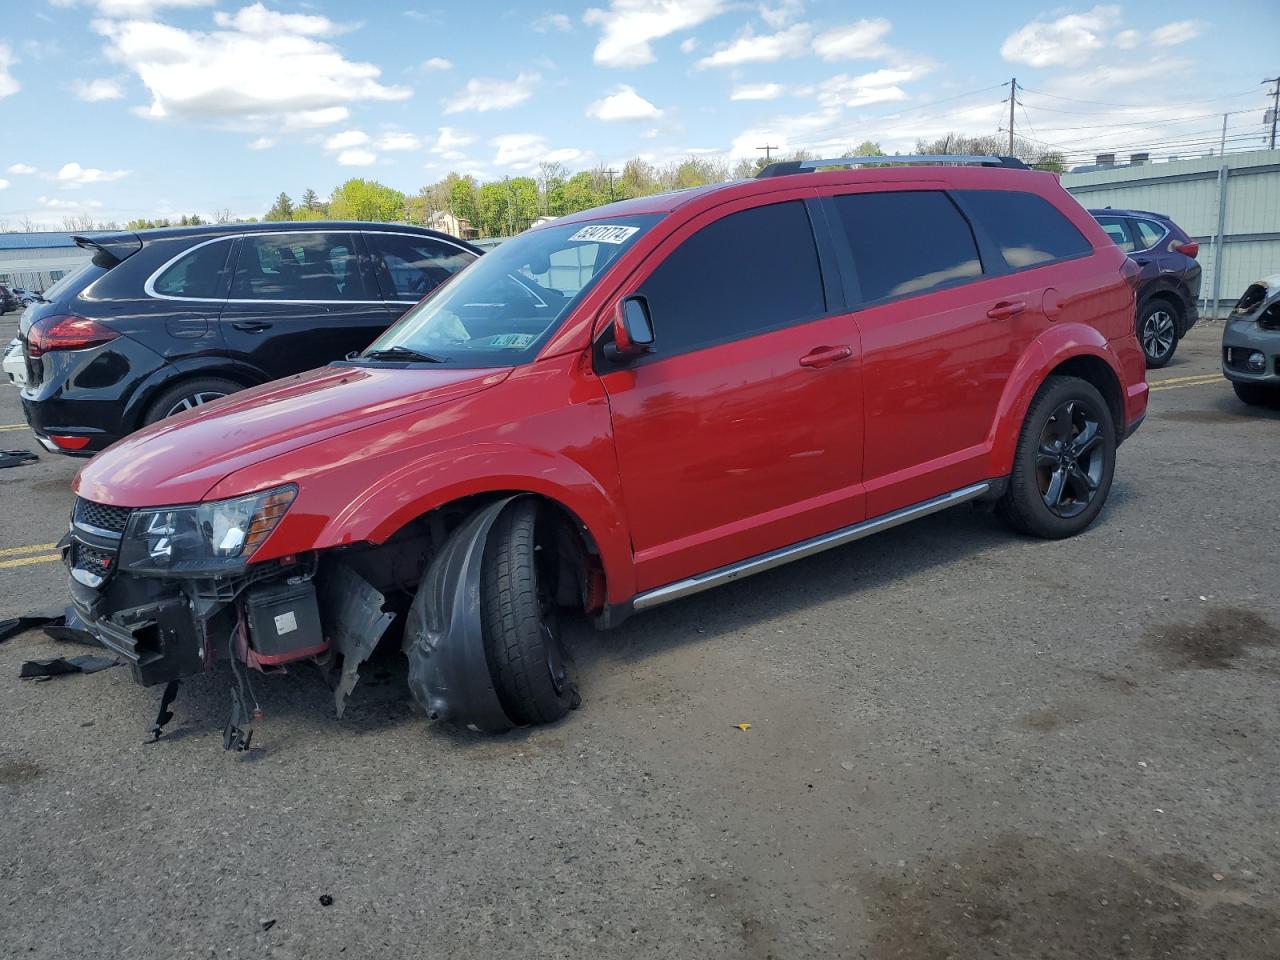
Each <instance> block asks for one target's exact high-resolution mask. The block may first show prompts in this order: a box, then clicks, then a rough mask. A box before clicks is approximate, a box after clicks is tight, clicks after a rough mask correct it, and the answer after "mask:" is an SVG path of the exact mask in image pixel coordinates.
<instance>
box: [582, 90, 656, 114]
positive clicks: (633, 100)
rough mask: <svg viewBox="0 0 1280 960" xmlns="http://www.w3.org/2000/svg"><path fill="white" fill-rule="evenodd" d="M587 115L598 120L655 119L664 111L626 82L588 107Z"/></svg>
mask: <svg viewBox="0 0 1280 960" xmlns="http://www.w3.org/2000/svg"><path fill="white" fill-rule="evenodd" d="M587 116H588V117H594V118H595V119H597V120H655V119H657V118H658V117H660V116H662V111H661V110H659V109H658V108H657V107H655V106H654V105H653V104H652V103H650V102H649V101H648V100H646V99H645V98H644V97H642V96H640V94H638V93H636V92H635V90H634V89H633V88H631V87H629V86H627V85H626V84H625V83H624V84H622V85H621V86H619V87H617V88H616V89H615V90H614V91H613V93H611V94H609V95H608V96H607V97H603V98H601V99H600V100H597V101H595V103H593V104H591V106H589V107H587Z"/></svg>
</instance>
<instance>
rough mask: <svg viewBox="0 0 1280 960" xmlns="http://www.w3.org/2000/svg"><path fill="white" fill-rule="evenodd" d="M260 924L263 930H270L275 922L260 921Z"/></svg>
mask: <svg viewBox="0 0 1280 960" xmlns="http://www.w3.org/2000/svg"><path fill="white" fill-rule="evenodd" d="M260 923H261V924H262V929H263V930H270V929H271V928H272V927H274V926H275V925H276V922H275V921H274V920H262V921H260Z"/></svg>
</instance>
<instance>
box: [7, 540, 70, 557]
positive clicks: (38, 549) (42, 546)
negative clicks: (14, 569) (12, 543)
mask: <svg viewBox="0 0 1280 960" xmlns="http://www.w3.org/2000/svg"><path fill="white" fill-rule="evenodd" d="M57 547H58V545H57V544H56V543H33V544H31V546H29V547H5V548H4V549H0V557H12V556H14V555H16V554H19V553H45V552H47V551H49V550H56V549H57Z"/></svg>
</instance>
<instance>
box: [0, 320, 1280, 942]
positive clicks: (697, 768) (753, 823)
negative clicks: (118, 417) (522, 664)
mask: <svg viewBox="0 0 1280 960" xmlns="http://www.w3.org/2000/svg"><path fill="white" fill-rule="evenodd" d="M12 325H13V316H12V315H10V316H9V317H5V318H0V334H2V335H4V336H5V339H6V340H7V336H8V334H6V333H5V330H7V329H8V328H9V327H11V326H12ZM1220 336H1221V326H1220V325H1212V324H1211V325H1206V326H1203V327H1200V328H1197V329H1195V330H1193V331H1192V333H1191V334H1190V336H1189V337H1188V339H1187V340H1186V341H1185V342H1184V343H1183V344H1182V346H1181V347H1180V350H1179V354H1178V356H1177V358H1176V360H1175V362H1174V363H1173V364H1172V365H1171V366H1169V367H1167V368H1166V369H1164V370H1159V371H1152V373H1151V376H1150V379H1151V381H1152V383H1153V385H1154V386H1155V390H1154V391H1153V393H1152V397H1151V415H1150V417H1149V419H1148V421H1147V423H1146V425H1145V426H1144V427H1143V428H1142V429H1141V430H1140V431H1139V433H1138V434H1137V435H1136V436H1135V437H1134V438H1133V439H1132V440H1130V441H1129V442H1128V443H1126V444H1125V445H1124V446H1123V447H1122V448H1121V450H1120V453H1119V463H1118V467H1117V471H1116V481H1115V486H1114V489H1113V490H1112V494H1111V499H1110V502H1109V504H1108V506H1107V508H1106V509H1105V511H1104V512H1103V514H1102V516H1101V518H1100V520H1099V522H1098V523H1097V524H1095V525H1094V527H1093V528H1092V529H1091V530H1089V531H1088V532H1087V533H1085V534H1084V535H1082V536H1079V537H1077V538H1075V539H1072V540H1069V541H1064V542H1057V543H1047V542H1040V541H1034V540H1029V539H1025V538H1022V537H1018V536H1015V535H1013V534H1011V533H1009V532H1007V531H1006V530H1005V529H1004V528H1003V527H1001V526H1000V525H999V523H998V522H996V521H995V520H994V519H993V518H992V517H991V516H990V515H988V514H984V513H981V512H977V511H975V510H971V509H970V508H968V507H962V508H959V509H957V510H954V511H951V512H948V513H945V514H941V515H938V516H935V517H931V518H927V519H925V520H922V521H919V522H917V523H915V524H912V525H908V526H905V527H901V528H898V529H895V530H892V531H890V532H888V533H885V534H882V535H880V536H877V537H874V538H871V539H868V540H865V541H861V542H859V543H856V544H853V545H851V546H849V547H846V548H843V549H840V550H836V551H832V552H829V553H826V554H823V555H821V556H818V557H815V558H811V559H809V560H806V561H802V562H799V563H796V564H792V565H790V566H788V567H785V568H781V569H778V570H775V571H772V572H770V573H767V574H763V575H760V576H758V577H755V578H752V579H749V580H746V581H743V582H739V583H736V584H734V585H731V586H728V587H725V588H722V589H720V590H717V591H712V592H710V593H707V594H703V595H700V596H697V597H694V598H691V599H688V600H685V601H682V602H679V603H676V604H673V605H671V606H669V607H665V608H662V609H661V610H658V611H655V612H653V613H650V614H645V615H642V616H638V617H636V618H634V619H633V620H631V621H630V622H628V623H627V624H625V625H624V626H623V627H622V628H620V629H619V630H617V631H614V632H611V633H595V632H593V631H591V630H589V629H576V630H575V631H574V639H575V648H576V651H577V659H578V663H579V669H580V673H581V689H582V694H583V703H582V706H581V708H580V709H579V710H577V711H576V712H574V713H573V714H571V715H570V716H569V717H568V718H567V719H565V720H564V721H562V722H560V723H558V724H556V725H554V726H551V727H545V728H539V729H531V730H522V731H517V732H514V733H511V734H508V735H506V736H501V737H486V736H480V735H474V734H471V733H467V732H459V731H456V730H450V729H448V728H444V727H440V726H434V725H432V724H431V723H429V722H428V721H427V720H426V719H425V718H424V717H423V716H422V714H421V712H420V711H418V710H417V709H416V708H415V707H414V706H413V705H412V703H411V702H410V700H409V697H408V692H407V689H406V688H405V685H404V669H403V666H402V665H401V663H400V662H399V659H398V657H396V656H395V655H389V656H386V657H384V658H381V659H379V660H377V661H375V662H372V663H370V664H369V665H367V666H366V668H365V669H364V670H363V671H362V675H363V679H362V680H361V682H360V684H359V685H358V686H357V688H356V692H355V695H354V698H353V701H352V703H351V705H350V706H349V707H348V710H347V713H346V717H345V719H343V720H341V721H339V720H337V719H335V717H334V711H333V705H332V699H331V696H330V694H329V691H328V688H327V687H326V686H325V684H324V682H323V679H322V678H321V676H320V674H319V672H318V670H316V669H315V668H313V667H310V666H301V667H297V668H295V669H291V670H290V671H289V672H288V674H287V675H284V676H273V677H260V678H258V679H257V680H256V681H255V684H254V687H255V690H256V693H257V696H258V699H259V701H260V702H261V704H262V707H263V709H264V711H265V719H263V720H262V721H261V722H259V723H258V724H257V725H256V732H255V735H254V741H253V743H254V746H255V747H257V748H259V749H254V750H251V751H249V752H248V753H243V754H234V753H224V752H223V750H222V726H223V723H224V722H225V720H226V717H227V713H228V707H229V700H228V678H227V675H226V674H225V673H223V672H217V673H214V674H212V675H210V676H208V677H204V678H200V679H197V680H194V681H190V682H188V683H186V684H184V686H183V689H182V692H181V694H180V696H179V698H178V701H177V703H176V704H175V707H174V709H175V713H176V717H175V719H174V721H173V722H172V723H171V724H170V732H169V733H168V734H167V735H166V736H165V737H164V738H163V739H162V740H160V742H158V743H154V744H152V743H146V742H144V740H145V739H146V738H145V736H144V731H145V728H146V727H147V725H148V724H149V723H150V722H151V721H152V719H153V717H154V715H155V712H156V708H157V706H158V700H159V690H158V689H154V688H153V689H143V688H140V687H138V686H135V685H134V683H133V682H132V680H131V678H130V676H129V674H128V671H127V669H126V668H124V667H117V668H114V669H109V670H106V671H104V672H101V673H97V674H94V675H91V676H68V677H59V678H56V679H53V680H51V681H49V682H32V681H20V680H19V679H18V671H19V667H20V665H21V663H22V662H23V661H25V660H28V659H32V658H37V657H49V656H56V655H59V654H68V653H71V654H74V653H80V652H84V650H83V648H79V647H72V646H68V645H66V644H61V643H57V642H55V641H52V640H49V639H48V638H46V637H44V636H43V635H42V634H40V633H39V632H29V633H26V634H23V635H21V636H18V637H16V638H14V639H12V640H9V641H8V642H5V643H2V644H0V811H3V816H2V817H0V955H2V956H5V957H40V958H43V957H49V958H54V957H56V958H79V957H93V958H100V957H107V956H109V957H115V958H126V957H143V958H150V957H156V958H166V960H173V958H188V957H191V958H195V957H200V958H214V957H217V958H222V957H233V958H238V957H273V958H290V957H296V958H319V957H337V956H346V957H360V958H365V957H405V958H418V957H422V958H436V957H441V958H443V957H456V958H464V957H465V958H469V957H482V958H508V957H510V958H522V960H524V958H533V957H564V958H570V957H572V958H580V957H592V958H594V957H654V958H662V960H671V958H685V957H690V958H692V957H697V958H719V957H726V958H728V957H735V958H736V957H747V958H778V960H782V958H803V957H823V958H827V957H865V958H872V960H888V958H910V960H942V958H946V957H953V958H959V960H967V958H990V957H1008V958H1017V960H1032V958H1055V960H1056V958H1062V960H1066V958H1071V960H1081V958H1095V957H1096V958H1111V957H1126V958H1138V960H1147V958H1150V960H1156V958H1160V960H1170V958H1173V960H1192V958H1195V960H1204V958H1242V957H1243V958H1254V957H1257V958H1263V957H1267V958H1274V957H1277V956H1280V743H1278V742H1277V731H1278V730H1280V698H1278V697H1277V685H1278V681H1280V644H1278V643H1277V641H1278V639H1280V638H1278V635H1277V631H1276V625H1278V624H1280V595H1278V594H1277V589H1276V584H1277V582H1278V579H1280V577H1278V575H1280V563H1277V561H1276V555H1275V544H1276V541H1277V539H1278V537H1280V516H1278V515H1277V512H1276V511H1275V509H1274V508H1272V507H1270V506H1269V503H1270V499H1269V498H1270V492H1271V491H1272V490H1273V489H1274V488H1275V478H1276V476H1277V466H1278V465H1280V443H1278V442H1277V441H1278V440H1280V413H1278V412H1275V411H1258V410H1254V409H1250V408H1247V407H1245V406H1243V405H1242V404H1240V403H1239V402H1238V401H1237V400H1236V399H1235V397H1234V395H1233V394H1232V392H1231V390H1230V388H1229V386H1228V385H1227V384H1226V382H1225V381H1223V380H1222V379H1221V377H1220V376H1218V375H1217V369H1218V368H1217V356H1218V339H1219V337H1220ZM21 420H22V418H21V411H20V407H19V404H18V397H17V391H16V390H13V389H12V388H10V387H7V386H0V448H13V447H27V448H32V449H38V448H37V447H36V445H35V443H34V440H33V438H32V437H31V435H30V434H29V433H28V432H27V431H26V430H25V429H22V428H21V427H20V424H21ZM76 467H77V462H76V461H74V460H70V459H65V458H61V457H54V456H51V455H48V454H45V453H44V452H43V451H40V461H39V462H38V463H36V464H31V465H27V466H21V467H15V468H12V469H5V470H0V518H2V519H0V617H6V616H14V615H17V614H21V613H24V612H27V611H28V610H32V609H37V608H42V607H46V606H49V605H50V604H54V603H58V602H61V599H62V597H63V592H64V587H63V576H64V574H63V571H62V568H61V566H60V564H59V563H58V562H56V560H55V559H53V554H52V551H51V549H50V546H49V545H50V544H52V543H54V542H55V541H56V540H57V539H58V538H59V536H61V534H62V533H63V531H64V529H65V526H66V518H67V512H68V509H69V506H70V502H71V495H70V493H69V489H68V484H69V482H70V480H71V478H72V476H73V475H74V472H75V470H76ZM740 724H741V725H744V726H745V725H747V724H749V725H750V726H749V727H748V728H746V729H742V728H740V726H739V725H740Z"/></svg>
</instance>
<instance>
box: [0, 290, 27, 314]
mask: <svg viewBox="0 0 1280 960" xmlns="http://www.w3.org/2000/svg"><path fill="white" fill-rule="evenodd" d="M21 309H22V301H21V300H20V299H19V298H18V295H17V294H16V293H14V292H13V291H12V290H10V289H9V288H8V287H6V286H5V285H4V284H0V314H4V313H8V312H9V311H10V310H21Z"/></svg>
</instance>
